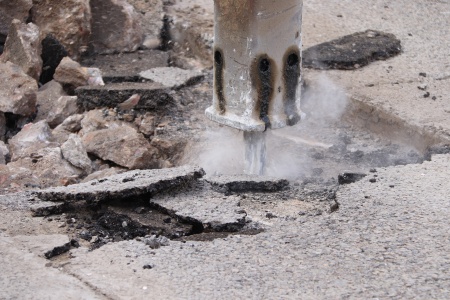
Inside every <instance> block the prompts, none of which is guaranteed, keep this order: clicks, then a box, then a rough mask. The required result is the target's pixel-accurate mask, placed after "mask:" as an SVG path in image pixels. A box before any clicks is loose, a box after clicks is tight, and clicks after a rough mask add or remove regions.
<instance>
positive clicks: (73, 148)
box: [61, 134, 92, 174]
mask: <svg viewBox="0 0 450 300" xmlns="http://www.w3.org/2000/svg"><path fill="white" fill-rule="evenodd" d="M61 151H62V155H63V157H64V159H66V160H67V161H68V162H70V163H71V164H72V165H73V166H74V167H77V168H80V169H81V170H83V171H84V172H85V173H86V174H90V173H91V172H92V162H91V160H90V159H89V157H88V155H87V152H86V148H85V147H84V145H83V142H82V141H81V139H80V137H79V136H78V135H76V134H71V135H70V136H69V138H68V139H67V141H66V142H65V143H64V144H62V145H61Z"/></svg>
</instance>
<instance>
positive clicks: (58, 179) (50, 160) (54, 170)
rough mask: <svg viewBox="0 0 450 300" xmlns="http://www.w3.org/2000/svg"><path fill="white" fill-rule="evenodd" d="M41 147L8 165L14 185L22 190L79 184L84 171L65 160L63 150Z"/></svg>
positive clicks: (48, 146)
mask: <svg viewBox="0 0 450 300" xmlns="http://www.w3.org/2000/svg"><path fill="white" fill-rule="evenodd" d="M41 146H42V148H40V149H36V150H35V151H33V152H29V153H30V154H29V155H28V156H24V157H21V158H19V159H17V160H14V161H13V162H10V163H9V164H8V165H7V166H8V168H9V170H10V171H11V173H12V174H11V179H12V180H11V181H13V182H14V185H15V186H20V187H21V188H46V187H50V186H57V185H67V184H69V183H74V182H77V180H78V178H79V176H80V175H81V173H82V171H81V170H80V169H78V168H75V167H74V166H73V165H72V164H70V163H69V162H68V161H67V160H65V159H64V158H63V156H62V151H61V148H59V147H57V146H56V145H54V144H51V145H47V146H45V145H44V144H41ZM31 149H32V148H28V149H27V150H28V151H31Z"/></svg>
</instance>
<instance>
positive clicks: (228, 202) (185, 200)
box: [150, 189, 247, 232]
mask: <svg viewBox="0 0 450 300" xmlns="http://www.w3.org/2000/svg"><path fill="white" fill-rule="evenodd" d="M150 205H153V206H156V207H157V208H159V209H160V210H162V211H164V212H166V213H167V214H169V215H170V216H172V217H174V218H178V219H180V220H184V221H186V222H188V223H191V224H198V225H200V226H202V227H203V228H204V231H206V232H209V231H227V232H234V231H239V229H241V228H242V227H244V225H245V217H246V216H247V214H246V212H245V211H244V210H242V208H240V197H237V196H224V195H223V194H220V193H217V192H214V191H211V190H208V189H201V190H196V189H193V190H190V191H185V192H182V193H178V192H175V193H168V194H165V195H160V196H157V197H154V198H151V199H150Z"/></svg>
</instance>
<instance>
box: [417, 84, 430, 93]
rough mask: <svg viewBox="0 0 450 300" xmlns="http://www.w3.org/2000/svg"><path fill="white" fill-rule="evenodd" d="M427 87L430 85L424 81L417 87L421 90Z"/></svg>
mask: <svg viewBox="0 0 450 300" xmlns="http://www.w3.org/2000/svg"><path fill="white" fill-rule="evenodd" d="M427 87H428V86H427V85H426V84H425V83H424V84H421V85H419V86H418V87H417V88H418V89H419V90H422V91H425V90H426V89H427Z"/></svg>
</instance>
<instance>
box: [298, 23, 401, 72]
mask: <svg viewBox="0 0 450 300" xmlns="http://www.w3.org/2000/svg"><path fill="white" fill-rule="evenodd" d="M401 50H402V47H401V43H400V40H398V39H397V38H396V37H395V36H394V35H393V34H389V33H383V32H380V31H376V30H367V31H365V32H357V33H354V34H351V35H346V36H344V37H341V38H339V39H336V40H332V41H330V42H325V43H322V44H319V45H316V46H313V47H310V48H308V49H305V50H304V51H303V66H304V67H307V68H316V69H344V70H353V69H359V68H361V67H364V66H366V65H368V64H369V63H370V62H372V61H376V60H385V59H388V58H390V57H393V56H396V55H398V54H399V53H400V52H401Z"/></svg>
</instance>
